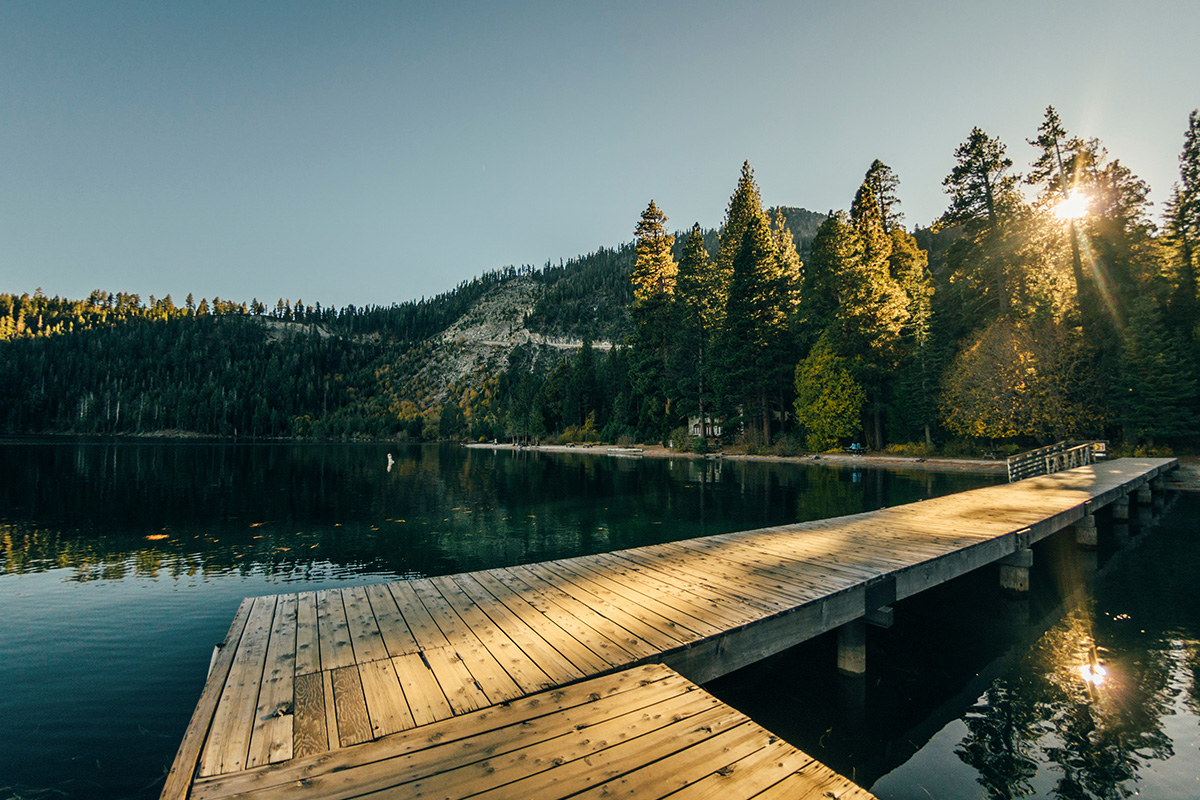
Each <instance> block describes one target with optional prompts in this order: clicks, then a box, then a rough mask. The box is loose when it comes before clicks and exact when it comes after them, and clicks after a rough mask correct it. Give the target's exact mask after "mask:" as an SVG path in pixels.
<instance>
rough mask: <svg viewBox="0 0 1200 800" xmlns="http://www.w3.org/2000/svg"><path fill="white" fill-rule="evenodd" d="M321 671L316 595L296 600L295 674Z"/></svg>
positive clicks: (302, 594)
mask: <svg viewBox="0 0 1200 800" xmlns="http://www.w3.org/2000/svg"><path fill="white" fill-rule="evenodd" d="M320 671H321V640H320V634H319V631H318V628H317V593H316V592H301V593H300V594H299V595H298V596H297V598H296V674H297V675H307V674H309V673H310V672H320Z"/></svg>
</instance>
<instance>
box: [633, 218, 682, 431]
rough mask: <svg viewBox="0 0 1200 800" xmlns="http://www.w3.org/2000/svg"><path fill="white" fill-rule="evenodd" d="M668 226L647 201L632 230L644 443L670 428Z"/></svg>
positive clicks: (671, 270)
mask: <svg viewBox="0 0 1200 800" xmlns="http://www.w3.org/2000/svg"><path fill="white" fill-rule="evenodd" d="M666 221H667V217H666V215H665V214H663V213H662V211H660V210H659V209H658V206H656V205H655V204H654V201H653V200H651V201H650V205H649V206H647V208H646V210H645V211H644V212H642V217H641V220H640V221H639V222H638V224H637V228H636V234H637V239H636V246H635V247H636V251H637V261H636V263H635V264H634V268H633V275H632V280H633V284H634V301H633V305H632V307H631V308H630V316H631V318H632V319H633V323H634V334H633V338H632V347H631V354H630V378H631V381H632V383H633V388H634V391H635V393H636V395H637V397H638V400H639V412H638V427H639V430H638V433H639V435H640V437H641V438H642V439H644V440H659V439H662V438H664V437H665V435H666V433H667V432H668V431H669V430H670V427H671V420H670V417H671V414H672V409H671V403H670V397H669V392H670V390H671V388H672V387H671V380H670V378H669V373H668V369H669V357H670V353H671V342H672V337H673V334H674V330H673V328H674V325H673V318H674V315H675V310H676V306H675V302H674V297H675V283H676V278H677V276H678V273H679V269H678V267H677V266H676V264H675V258H674V256H673V255H672V254H671V247H672V245H673V244H674V243H675V237H673V236H671V235H669V234H668V233H667V232H666V229H665V228H664V227H663V226H664V224H665V223H666Z"/></svg>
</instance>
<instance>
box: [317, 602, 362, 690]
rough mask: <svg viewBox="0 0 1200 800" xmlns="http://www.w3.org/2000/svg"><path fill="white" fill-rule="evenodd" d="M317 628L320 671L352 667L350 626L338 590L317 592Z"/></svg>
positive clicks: (352, 654)
mask: <svg viewBox="0 0 1200 800" xmlns="http://www.w3.org/2000/svg"><path fill="white" fill-rule="evenodd" d="M317 628H318V633H319V637H318V638H319V639H320V648H321V669H322V670H324V671H326V672H327V671H329V670H331V669H338V668H340V667H348V666H350V665H352V664H353V663H354V648H353V647H352V646H351V645H350V626H349V625H348V624H347V623H346V607H345V605H344V604H343V603H342V593H341V591H340V590H338V589H322V590H321V591H319V592H317Z"/></svg>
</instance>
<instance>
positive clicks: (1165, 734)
mask: <svg viewBox="0 0 1200 800" xmlns="http://www.w3.org/2000/svg"><path fill="white" fill-rule="evenodd" d="M1198 514H1200V496H1196V495H1185V496H1183V497H1181V498H1180V499H1179V501H1178V502H1177V503H1176V504H1175V506H1174V507H1173V508H1172V509H1171V510H1170V512H1169V513H1168V515H1167V516H1166V518H1165V519H1164V520H1163V522H1162V523H1161V524H1157V525H1155V526H1153V527H1152V528H1149V529H1144V530H1142V531H1140V532H1139V529H1138V528H1137V527H1135V529H1134V536H1133V537H1132V539H1131V542H1130V546H1129V548H1128V549H1126V550H1125V551H1124V552H1121V553H1119V554H1116V553H1113V554H1112V555H1113V557H1112V558H1111V560H1109V561H1108V563H1107V564H1106V566H1105V568H1104V569H1103V570H1102V575H1101V576H1100V577H1098V578H1096V579H1095V581H1094V582H1093V583H1091V584H1083V585H1078V584H1077V585H1076V586H1075V587H1073V588H1075V589H1077V590H1079V591H1077V592H1076V593H1075V594H1074V595H1073V596H1071V597H1068V598H1067V599H1066V601H1065V605H1064V606H1063V607H1062V608H1061V610H1059V611H1056V612H1052V614H1051V616H1050V617H1049V623H1050V624H1049V627H1048V628H1046V629H1045V630H1044V631H1042V632H1040V633H1039V632H1038V627H1037V626H1036V625H1035V626H1034V628H1033V629H1032V631H1031V633H1032V638H1031V639H1028V640H1027V641H1028V642H1029V644H1027V645H1025V646H1020V645H1018V646H1017V647H1015V648H1013V649H1011V650H1009V651H1008V655H1003V656H1001V659H1000V663H1002V664H1003V666H1002V668H1001V669H1000V670H999V671H998V673H997V674H996V675H994V676H993V677H991V678H989V679H988V680H987V682H986V685H985V686H984V687H982V691H981V692H980V693H979V694H978V695H970V696H971V697H976V698H977V699H975V700H974V701H973V702H969V703H968V704H967V705H966V707H965V708H964V710H963V711H961V712H960V713H957V714H956V713H955V712H953V711H952V710H951V711H949V713H948V716H945V717H940V718H935V719H934V720H933V726H932V729H930V728H929V726H925V729H926V730H928V731H929V732H928V734H927V735H925V736H924V738H923V740H922V741H921V742H919V743H918V744H919V745H921V746H920V750H919V751H918V752H917V753H916V754H915V756H913V757H912V758H909V759H907V761H906V763H904V764H903V765H901V766H898V767H895V768H892V771H891V772H890V773H889V774H887V775H885V776H884V777H883V778H881V779H880V780H878V781H877V782H876V783H875V784H874V786H873V787H872V789H873V791H875V793H876V794H877V795H878V796H879V797H880V798H883V800H907V798H918V797H925V798H927V797H930V796H933V797H938V798H942V797H945V798H956V799H957V798H973V797H978V798H994V799H995V800H1008V799H1009V798H1025V797H1046V798H1062V799H1063V800H1084V799H1090V798H1096V799H1097V800H1099V799H1100V798H1105V799H1107V798H1124V797H1132V796H1135V795H1136V796H1140V797H1144V798H1196V797H1200V703H1198V702H1197V697H1198V696H1200V659H1198V658H1197V655H1198V653H1200V582H1197V581H1196V578H1195V576H1196V575H1197V574H1200V547H1197V544H1196V541H1195V539H1194V531H1195V529H1194V522H1193V521H1194V520H1195V519H1196V518H1197V515H1198ZM1101 532H1102V535H1105V534H1110V533H1111V531H1109V530H1108V529H1107V528H1104V527H1103V523H1102V531H1101ZM1106 541H1113V537H1111V536H1110V537H1109V538H1108V539H1105V538H1102V540H1101V544H1102V547H1104V546H1105V542H1106ZM1059 544H1064V543H1063V542H1060V543H1059ZM1071 551H1073V546H1072V545H1071V544H1070V542H1069V541H1068V542H1065V546H1063V547H1061V548H1058V549H1057V550H1056V549H1055V547H1053V546H1051V547H1044V548H1041V550H1040V551H1039V558H1040V560H1041V562H1042V563H1041V572H1040V578H1041V581H1040V583H1041V588H1042V598H1043V602H1044V600H1049V599H1052V598H1054V597H1061V594H1060V593H1059V591H1058V590H1059V589H1068V588H1072V587H1071V586H1070V585H1069V584H1070V583H1071V582H1072V581H1076V582H1078V581H1079V580H1080V577H1079V576H1080V575H1081V574H1084V573H1085V572H1086V570H1083V571H1081V570H1079V569H1078V568H1077V566H1076V568H1071V567H1070V564H1071V563H1072V562H1073V561H1074V563H1075V564H1076V565H1078V563H1079V562H1080V561H1083V563H1086V558H1085V559H1073V557H1072V554H1071ZM1109 555H1110V554H1109V553H1108V552H1105V551H1103V550H1102V552H1101V557H1102V560H1103V559H1104V558H1106V557H1107V556H1109ZM1047 562H1056V563H1053V564H1051V563H1047ZM1064 576H1067V577H1064ZM975 590H976V591H977V590H978V587H975ZM901 613H902V610H900V611H898V612H897V616H898V618H899V616H900V614H901ZM952 616H953V615H952ZM974 619H975V620H976V622H977V624H978V625H979V627H980V628H981V629H982V630H981V631H979V633H978V634H977V635H978V636H988V635H992V634H994V633H995V632H996V630H997V629H996V628H995V627H992V624H993V623H992V622H991V621H990V620H989V618H988V615H987V614H986V613H976V614H975V616H974ZM947 622H948V625H947V627H951V628H952V629H953V626H954V623H953V622H952V621H948V620H943V624H946V623H947ZM949 644H950V643H949V642H947V645H948V646H949ZM955 644H958V643H957V642H955ZM999 652H1001V653H1003V652H1004V647H1003V646H1001V647H1000V650H999ZM1094 665H1099V666H1101V667H1103V674H1102V675H1101V676H1100V677H1099V678H1098V679H1097V678H1094V677H1093V678H1092V679H1090V680H1089V676H1094V675H1096V674H1097V672H1099V670H1096V668H1095V666H1094ZM977 668H978V667H977ZM885 680H886V678H885ZM963 680H965V681H966V683H967V685H968V687H969V686H971V685H972V682H971V679H970V678H968V677H964V678H963ZM968 691H969V689H968ZM921 727H922V726H921V724H918V725H917V726H916V727H915V728H914V730H917V729H920V728H921ZM956 763H957V764H958V766H956ZM972 783H973V784H974V785H975V790H974V791H973V792H972V791H971V790H970V789H969V788H968V787H969V786H970V784H972Z"/></svg>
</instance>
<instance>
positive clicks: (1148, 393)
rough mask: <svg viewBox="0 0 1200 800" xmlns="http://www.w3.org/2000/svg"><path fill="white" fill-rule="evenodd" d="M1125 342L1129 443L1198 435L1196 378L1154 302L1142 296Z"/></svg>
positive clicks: (1124, 414) (1124, 422)
mask: <svg viewBox="0 0 1200 800" xmlns="http://www.w3.org/2000/svg"><path fill="white" fill-rule="evenodd" d="M1133 312H1134V313H1133V315H1132V316H1131V318H1130V321H1129V326H1128V328H1127V329H1126V331H1125V336H1124V337H1123V339H1122V353H1121V373H1120V388H1121V390H1122V391H1119V392H1118V393H1117V406H1118V418H1119V421H1120V423H1121V427H1122V430H1123V433H1124V437H1125V439H1126V440H1127V441H1131V442H1148V443H1149V444H1151V445H1152V444H1154V440H1155V439H1162V438H1164V437H1180V436H1193V435H1195V433H1196V423H1197V420H1196V416H1195V413H1194V411H1193V409H1194V408H1195V405H1196V378H1195V373H1194V371H1193V369H1192V364H1191V359H1190V358H1189V355H1190V354H1189V353H1188V352H1187V350H1186V349H1185V347H1184V346H1182V344H1181V342H1180V341H1179V340H1178V339H1177V338H1175V337H1173V336H1172V335H1171V334H1170V332H1169V331H1168V330H1167V328H1166V327H1165V326H1164V325H1163V324H1162V317H1161V314H1160V313H1159V311H1158V309H1157V307H1156V306H1155V304H1154V303H1153V302H1152V301H1151V300H1149V299H1147V298H1140V299H1139V300H1138V301H1137V302H1136V303H1135V305H1134V308H1133Z"/></svg>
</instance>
